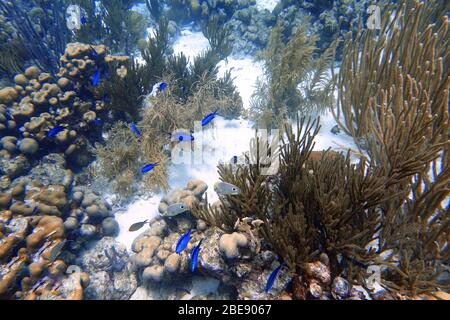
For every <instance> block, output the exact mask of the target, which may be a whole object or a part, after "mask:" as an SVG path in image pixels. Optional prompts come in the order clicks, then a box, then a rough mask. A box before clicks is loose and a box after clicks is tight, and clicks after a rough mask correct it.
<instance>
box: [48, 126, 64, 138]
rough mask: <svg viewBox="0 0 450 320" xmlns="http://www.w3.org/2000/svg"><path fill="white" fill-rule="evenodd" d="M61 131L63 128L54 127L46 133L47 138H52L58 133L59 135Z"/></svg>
mask: <svg viewBox="0 0 450 320" xmlns="http://www.w3.org/2000/svg"><path fill="white" fill-rule="evenodd" d="M61 131H64V127H63V126H56V127H54V128H53V129H52V130H50V131H49V132H48V136H49V137H50V138H54V137H56V136H57V135H58V133H60V132H61Z"/></svg>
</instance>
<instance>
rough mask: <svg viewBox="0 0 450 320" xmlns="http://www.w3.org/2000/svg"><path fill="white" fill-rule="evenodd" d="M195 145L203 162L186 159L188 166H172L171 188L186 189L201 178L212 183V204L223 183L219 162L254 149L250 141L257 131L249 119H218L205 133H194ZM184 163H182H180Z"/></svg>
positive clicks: (210, 197) (209, 184)
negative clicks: (221, 182)
mask: <svg viewBox="0 0 450 320" xmlns="http://www.w3.org/2000/svg"><path fill="white" fill-rule="evenodd" d="M193 135H194V137H195V140H194V142H193V143H195V144H196V145H197V146H198V147H197V148H198V149H200V150H199V151H198V152H200V157H201V158H199V161H195V160H194V161H193V156H194V155H193V154H192V157H189V158H188V157H186V159H187V161H186V163H180V164H176V163H172V164H171V165H170V166H169V185H170V187H171V189H177V188H184V187H185V186H186V184H187V182H188V181H189V180H191V179H200V180H203V181H204V182H206V183H207V184H208V191H207V193H208V201H209V202H213V201H216V200H218V197H217V194H216V193H215V192H214V190H213V186H214V183H215V182H217V181H219V174H218V173H217V165H218V164H219V161H222V162H228V161H229V160H230V159H231V158H232V157H233V156H235V155H236V156H239V155H241V154H242V153H243V152H246V151H249V150H250V140H251V139H252V138H253V137H254V135H255V131H254V130H253V129H252V128H251V124H250V123H249V122H248V121H247V120H242V119H239V120H225V119H223V118H221V117H220V116H217V117H216V118H215V119H214V120H213V121H212V123H211V124H210V125H208V126H207V127H206V128H205V129H203V131H201V132H194V134H193ZM180 162H181V161H180Z"/></svg>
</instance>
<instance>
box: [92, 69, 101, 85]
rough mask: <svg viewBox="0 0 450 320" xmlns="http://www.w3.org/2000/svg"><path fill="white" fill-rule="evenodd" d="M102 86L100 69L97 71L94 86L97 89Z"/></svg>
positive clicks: (93, 81)
mask: <svg viewBox="0 0 450 320" xmlns="http://www.w3.org/2000/svg"><path fill="white" fill-rule="evenodd" d="M99 84H100V69H97V71H95V74H94V78H93V79H92V85H93V86H94V87H97V86H98V85H99Z"/></svg>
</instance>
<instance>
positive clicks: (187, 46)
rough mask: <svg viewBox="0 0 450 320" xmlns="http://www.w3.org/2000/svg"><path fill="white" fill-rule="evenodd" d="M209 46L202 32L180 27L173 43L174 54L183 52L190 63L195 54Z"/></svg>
mask: <svg viewBox="0 0 450 320" xmlns="http://www.w3.org/2000/svg"><path fill="white" fill-rule="evenodd" d="M209 47H210V46H209V42H208V39H206V38H205V36H204V35H203V33H202V32H199V31H197V32H193V31H191V30H190V29H182V30H181V35H180V36H179V37H178V38H177V39H176V40H175V43H174V44H173V51H174V53H175V54H179V53H181V52H183V53H184V55H185V56H186V57H187V58H188V59H189V61H190V62H191V63H192V61H193V59H194V57H195V56H197V55H199V54H200V53H202V52H203V51H205V50H207V49H208V48H209Z"/></svg>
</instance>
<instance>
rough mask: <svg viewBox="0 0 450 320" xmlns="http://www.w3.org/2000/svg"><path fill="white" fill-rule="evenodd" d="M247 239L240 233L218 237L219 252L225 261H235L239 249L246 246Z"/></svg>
mask: <svg viewBox="0 0 450 320" xmlns="http://www.w3.org/2000/svg"><path fill="white" fill-rule="evenodd" d="M248 243H249V241H248V239H247V237H246V236H245V235H243V234H242V233H237V232H234V233H232V234H224V235H222V236H221V237H220V240H219V248H220V251H221V252H222V253H223V254H224V255H225V256H226V257H227V259H236V258H238V257H239V255H240V254H239V248H240V247H246V246H248Z"/></svg>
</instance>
